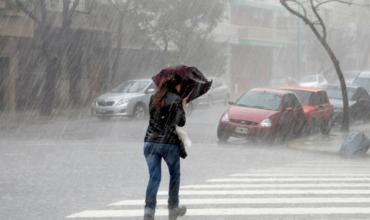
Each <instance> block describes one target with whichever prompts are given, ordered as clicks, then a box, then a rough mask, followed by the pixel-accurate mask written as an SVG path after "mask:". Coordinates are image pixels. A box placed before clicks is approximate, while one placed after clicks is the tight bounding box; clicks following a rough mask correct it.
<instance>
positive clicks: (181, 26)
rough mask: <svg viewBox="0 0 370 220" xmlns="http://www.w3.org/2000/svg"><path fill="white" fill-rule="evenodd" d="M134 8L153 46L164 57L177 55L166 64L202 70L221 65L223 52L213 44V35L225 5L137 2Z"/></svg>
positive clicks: (213, 1) (214, 1)
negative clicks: (193, 66)
mask: <svg viewBox="0 0 370 220" xmlns="http://www.w3.org/2000/svg"><path fill="white" fill-rule="evenodd" d="M135 4H136V10H137V12H138V14H139V15H140V17H141V18H145V19H143V20H142V21H141V23H140V24H139V25H140V26H141V27H142V28H143V29H144V30H145V31H146V33H147V34H148V35H149V36H150V38H151V39H152V41H153V43H154V44H155V45H157V46H158V47H159V48H161V49H162V50H163V51H164V52H165V53H166V52H168V51H175V53H176V54H177V55H176V56H171V59H168V60H166V62H167V64H177V63H185V64H190V65H197V66H199V65H202V64H203V63H208V64H210V63H212V62H209V61H210V60H214V61H215V63H214V64H222V62H221V63H220V62H219V61H221V60H224V59H219V57H220V56H222V55H221V54H220V53H222V51H221V50H219V49H217V48H216V47H215V45H214V43H211V42H212V39H211V38H210V37H211V36H210V34H211V32H212V30H213V29H214V28H215V27H216V26H217V24H218V23H219V22H220V21H221V20H222V19H223V15H224V8H225V4H226V3H225V1H223V0H186V1H183V0H156V1H147V0H136V1H135ZM216 58H217V59H216ZM216 62H217V63H216ZM221 66H222V65H221Z"/></svg>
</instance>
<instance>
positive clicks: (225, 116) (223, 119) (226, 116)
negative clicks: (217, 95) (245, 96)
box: [221, 113, 229, 121]
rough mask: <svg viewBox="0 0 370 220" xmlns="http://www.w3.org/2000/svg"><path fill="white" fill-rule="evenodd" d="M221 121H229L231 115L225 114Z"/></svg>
mask: <svg viewBox="0 0 370 220" xmlns="http://www.w3.org/2000/svg"><path fill="white" fill-rule="evenodd" d="M221 121H229V114H227V113H225V114H224V115H223V116H222V118H221Z"/></svg>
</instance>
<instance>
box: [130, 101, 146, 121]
mask: <svg viewBox="0 0 370 220" xmlns="http://www.w3.org/2000/svg"><path fill="white" fill-rule="evenodd" d="M132 116H133V118H135V119H138V120H142V119H144V118H145V116H146V113H145V106H144V105H143V104H141V103H139V104H136V106H135V108H134V111H133V115H132Z"/></svg>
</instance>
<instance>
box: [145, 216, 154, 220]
mask: <svg viewBox="0 0 370 220" xmlns="http://www.w3.org/2000/svg"><path fill="white" fill-rule="evenodd" d="M143 220H154V217H153V216H152V215H144V219H143Z"/></svg>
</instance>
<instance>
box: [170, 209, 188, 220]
mask: <svg viewBox="0 0 370 220" xmlns="http://www.w3.org/2000/svg"><path fill="white" fill-rule="evenodd" d="M185 213H186V207H185V206H180V207H178V208H173V209H169V210H168V220H176V219H177V217H179V216H184V215H185Z"/></svg>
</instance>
